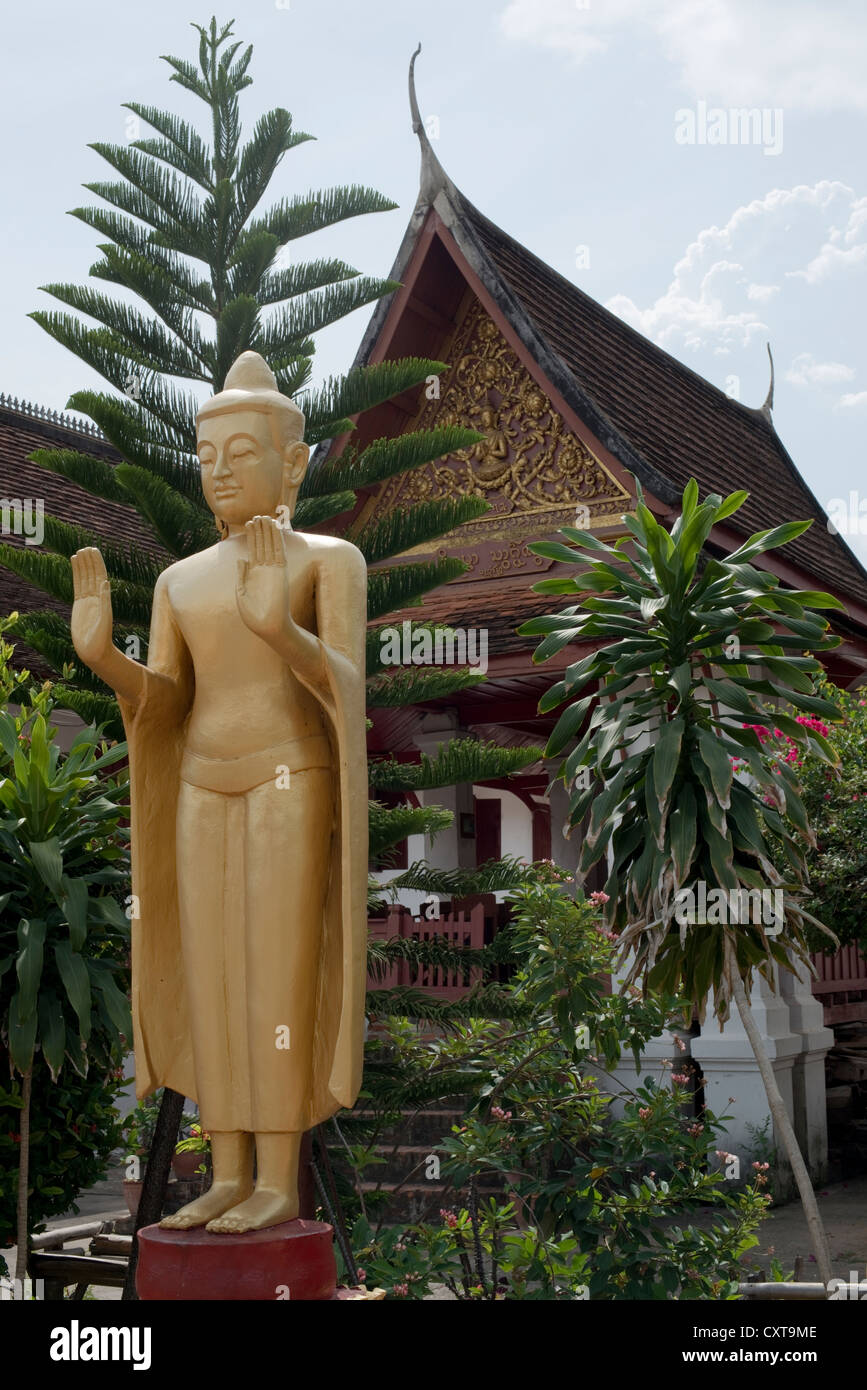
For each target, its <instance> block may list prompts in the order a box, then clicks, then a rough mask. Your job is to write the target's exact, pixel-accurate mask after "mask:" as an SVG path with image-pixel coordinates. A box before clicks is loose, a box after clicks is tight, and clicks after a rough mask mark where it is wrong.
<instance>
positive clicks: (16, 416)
mask: <svg viewBox="0 0 867 1390" xmlns="http://www.w3.org/2000/svg"><path fill="white" fill-rule="evenodd" d="M50 448H62V449H74V450H76V451H78V452H80V453H83V454H90V455H92V456H93V457H94V458H99V459H105V460H106V461H107V462H109V463H119V462H120V456H119V455H118V454H117V452H116V451H115V450H114V449H113V448H112V447H111V445H110V444H109V443H108V442H107V440H105V439H103V438H101V437H99V436H96V435H93V434H90V433H86V432H85V431H84V430H81V429H77V428H76V427H75V426H74V425H73V424H71V423H68V424H65V423H61V422H60V420H59V418H58V417H57V416H52V415H51V414H50V413H49V412H46V413H45V415H44V416H43V415H42V414H37V413H34V412H33V410H32V408H21V409H15V408H13V407H11V406H7V405H0V498H22V499H24V498H29V499H31V500H34V501H35V500H37V499H39V498H41V499H42V501H43V503H44V506H45V511H46V513H47V514H48V515H51V516H56V517H58V518H59V519H60V520H62V521H66V522H69V523H71V524H72V525H76V526H85V527H87V528H88V529H90V530H92V531H95V532H96V534H97V535H99V536H103V537H105V539H106V540H110V541H112V542H114V543H116V544H119V545H124V544H125V545H127V546H128V547H129V548H130V549H131V550H144V551H146V552H147V553H148V554H152V555H158V556H159V555H162V554H163V552H162V550H161V548H160V546H159V545H158V543H157V542H156V541H155V539H154V536H153V533H152V531H151V530H150V529H149V528H148V526H147V525H146V524H145V522H144V521H143V520H142V518H141V516H140V515H139V513H138V512H137V511H136V510H135V508H134V507H127V506H124V505H123V504H121V503H118V502H107V501H105V500H103V498H101V497H94V496H93V495H92V493H89V492H85V491H84V489H83V488H80V487H78V486H77V484H75V483H73V482H70V480H69V479H68V478H64V477H62V476H61V475H60V474H58V473H52V472H51V471H50V470H49V469H47V468H42V467H41V466H40V465H39V464H38V463H31V462H30V460H29V459H28V455H29V454H32V453H33V452H34V451H35V450H36V449H50ZM0 539H2V540H3V541H4V542H8V543H9V544H11V545H20V546H22V547H23V545H24V540H23V538H20V537H18V536H3V537H2V538H0ZM16 609H17V610H18V611H19V612H21V613H28V612H34V611H37V610H42V609H51V610H53V611H54V612H56V613H68V612H69V609H68V607H67V605H66V604H63V603H60V602H59V601H58V600H57V599H54V598H51V597H50V596H49V595H48V594H46V593H45V592H44V591H43V590H42V589H39V588H36V587H35V586H34V585H32V584H29V583H27V581H26V580H24V579H21V578H19V576H18V575H17V574H15V573H13V571H12V570H8V569H5V568H4V567H2V566H0V612H2V613H4V614H7V613H12V612H14V611H15V610H16ZM22 651H23V648H22ZM26 656H27V664H28V666H30V668H31V669H32V670H33V671H34V672H35V673H36V674H37V675H39V676H46V675H48V674H50V672H49V668H48V667H47V666H46V665H45V663H44V661H43V660H42V659H41V658H38V657H37V656H35V655H33V656H31V654H30V652H29V651H28V652H27V654H26Z"/></svg>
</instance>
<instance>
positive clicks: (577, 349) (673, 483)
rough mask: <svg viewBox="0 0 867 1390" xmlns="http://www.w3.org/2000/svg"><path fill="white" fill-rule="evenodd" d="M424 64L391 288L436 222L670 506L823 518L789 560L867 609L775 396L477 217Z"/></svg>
mask: <svg viewBox="0 0 867 1390" xmlns="http://www.w3.org/2000/svg"><path fill="white" fill-rule="evenodd" d="M416 56H417V54H414V55H413V59H412V62H411V64H410V107H411V110H412V115H413V128H414V130H415V132H416V134H417V135H418V138H419V141H420V144H421V152H422V161H421V178H420V192H419V196H418V201H417V203H416V206H415V209H414V211H413V214H412V217H411V219H410V224H409V227H408V228H407V232H406V235H405V237H404V240H403V243H402V245H401V247H400V251H399V252H398V256H397V260H396V262H395V265H394V267H393V269H392V272H391V276H392V278H393V279H400V278H401V276H402V274H403V273H404V272H405V270H406V268H407V266H408V264H409V262H410V259H411V257H412V256H413V253H414V250H415V248H416V244H417V242H418V240H419V237H420V234H421V231H422V229H423V227H425V225H426V224H427V223H428V221H429V219H430V218H431V216H435V217H436V218H437V219H438V221H439V224H440V225H441V227H442V229H443V231H444V233H445V234H446V235H450V236H451V238H453V240H454V242H455V244H456V245H457V247H458V249H459V251H460V253H461V255H462V256H463V258H464V259H465V260H466V262H467V264H468V266H469V268H470V269H471V271H472V272H473V273H474V274H475V276H477V277H478V280H479V281H480V282H481V284H482V285H483V286H484V288H485V290H486V291H487V292H488V294H489V295H490V297H491V299H492V300H493V301H494V303H495V304H496V306H497V308H498V310H499V311H500V313H501V314H502V316H503V318H504V319H505V320H506V322H507V323H508V324H509V325H510V327H511V328H512V330H513V331H514V333H515V334H516V335H517V337H518V338H519V339H520V340H521V341H522V342H523V344H524V345H525V347H526V348H527V349H528V350H529V351H530V353H531V354H532V356H533V359H534V361H535V362H536V363H537V364H538V366H539V368H540V369H541V370H542V372H543V373H544V375H545V377H546V378H547V379H548V381H549V382H550V383H551V384H552V385H553V386H554V387H555V388H556V390H557V391H558V392H559V393H560V395H561V396H562V397H563V398H564V400H565V401H566V402H567V404H568V405H569V406H570V407H571V408H572V409H573V410H574V411H575V414H576V415H577V416H578V417H579V418H580V419H581V420H582V421H583V422H584V424H585V425H586V426H587V428H588V429H589V430H590V431H591V432H592V434H593V435H594V436H595V437H596V439H598V440H599V442H600V443H601V444H602V445H603V446H604V447H605V448H606V449H607V450H608V451H609V452H610V453H611V455H612V456H613V457H614V458H615V459H616V460H618V461H619V462H620V463H621V464H622V465H623V466H624V467H625V468H626V469H628V470H629V472H631V473H634V474H635V475H636V476H637V477H638V478H639V480H640V481H641V483H642V485H643V486H644V487H645V488H646V489H648V491H650V492H651V493H653V494H654V495H655V497H656V498H658V499H659V501H660V502H662V503H663V504H666V505H667V506H670V507H677V505H678V503H679V499H680V496H681V493H682V491H683V488H684V486H685V485H686V483H687V482H688V481H689V479H690V478H691V477H694V478H695V479H696V481H697V482H698V484H699V488H700V490H701V492H702V493H707V492H722V493H724V494H725V493H727V492H731V491H735V490H736V489H740V488H743V489H745V490H746V491H747V492H749V494H750V495H749V498H748V500H747V502H746V503H745V504H744V506H743V507H742V508H741V510H740V511H739V512H738V513H737V514H736V515H735V516H734V517H733V518H731V519H730V520H729V522H727V527H728V528H730V529H731V530H732V531H736V532H740V533H741V534H749V533H751V532H753V531H759V530H765V529H767V528H769V527H772V526H776V525H779V524H780V523H781V522H784V521H789V520H806V519H810V520H812V521H813V523H814V524H813V525H812V526H811V527H810V530H809V531H808V532H806V533H805V534H804V535H803V536H801V537H798V538H797V539H796V540H794V541H792V542H791V543H790V544H789V545H788V546H787V547H786V550H785V558H786V560H787V561H788V562H789V563H790V564H791V565H793V566H796V567H797V568H798V569H799V570H802V571H804V573H805V574H806V575H807V576H812V577H813V579H814V581H817V582H821V584H822V585H824V586H825V587H827V588H830V589H832V590H833V591H834V592H836V593H837V594H838V595H839V596H840V597H841V598H843V599H844V601H846V600H849V601H854V602H856V603H858V604H860V605H862V606H864V607H865V609H867V571H865V569H864V568H863V566H862V565H861V564H860V563H859V561H858V560H857V559H856V557H855V555H854V554H853V553H852V551H851V550H850V549H849V547H848V546H847V545H846V544H845V542H844V541H843V540H842V538H841V537H840V536H838V535H836V534H833V533H832V532H830V531H829V530H828V527H827V516H826V513H825V511H824V510H823V508H822V507H821V505H820V504H819V502H818V501H817V499H816V498H815V497H814V496H813V494H812V492H811V491H810V489H809V487H808V486H807V484H806V482H805V481H804V479H803V478H802V477H801V475H800V473H799V472H798V469H797V467H796V466H795V464H794V462H793V460H792V459H791V457H790V455H789V454H788V452H787V450H786V449H785V447H784V445H783V443H782V441H781V440H780V438H779V436H778V435H777V432H776V430H775V428H774V425H773V420H772V414H771V406H772V401H773V391H772V390H771V391H770V392H769V393H768V399H767V400H766V401H765V403H764V405H763V406H761V407H760V408H757V409H754V408H751V407H749V406H745V405H742V404H741V403H740V402H738V401H735V400H733V399H731V398H730V397H729V396H727V395H726V394H725V393H724V392H723V391H721V390H719V388H718V387H716V386H713V385H712V384H711V383H710V382H708V381H706V380H705V379H704V378H703V377H701V376H699V375H698V374H697V373H696V372H693V371H691V370H690V368H688V367H686V366H684V364H683V363H682V362H679V361H678V360H677V359H676V358H675V357H672V356H671V355H670V354H669V353H667V352H665V351H664V350H663V349H662V348H660V347H658V346H657V345H656V344H655V343H653V342H651V341H650V340H649V339H648V338H646V337H645V336H644V335H643V334H641V333H639V332H637V331H636V330H635V329H634V328H632V327H630V325H629V324H627V323H625V322H624V321H623V320H622V319H620V318H618V316H617V315H616V314H613V313H612V312H611V311H610V310H608V309H605V308H604V307H603V306H602V305H601V304H598V303H597V302H596V301H595V300H594V299H592V298H591V297H590V296H589V295H588V294H585V293H584V292H583V291H582V290H581V289H579V288H578V286H577V285H575V284H573V283H572V281H570V280H567V279H566V278H565V277H564V276H562V275H560V274H558V272H557V271H555V270H553V269H552V268H551V267H550V266H548V265H546V264H545V262H544V261H542V260H540V259H539V257H537V256H535V255H533V253H532V252H531V251H528V250H527V248H526V247H525V246H522V245H521V244H520V242H517V241H515V240H514V238H513V237H511V236H509V235H508V233H506V232H504V231H503V230H502V228H500V227H498V226H496V225H495V223H493V222H492V221H491V220H490V219H489V218H487V217H485V216H484V214H483V213H481V212H480V211H479V210H478V209H477V208H476V207H474V206H473V204H472V203H471V202H470V201H469V199H468V198H466V197H465V196H464V194H463V193H461V192H460V190H459V189H458V188H457V187H456V186H455V184H454V183H453V182H452V180H451V179H450V178H449V176H448V175H447V174H446V172H445V170H444V169H443V167H442V165H441V164H440V162H439V160H438V159H437V157H436V155H435V153H434V151H433V148H432V146H431V144H430V141H429V139H428V137H427V134H426V132H425V129H424V125H423V123H422V121H421V117H420V115H419V108H418V102H417V99H416V95H415V87H414V64H415V58H416ZM395 293H399V291H396V292H395ZM393 302H394V296H390V297H389V298H388V299H386V300H382V301H380V303H379V304H378V305H377V308H376V310H375V312H374V314H373V316H372V319H371V321H370V324H369V326H368V330H367V332H366V334H365V336H364V339H363V341H362V344H361V347H360V349H359V352H358V355H357V357H356V364H357V365H361V364H363V363H364V362H366V361H367V360H368V359H369V357H370V354H371V352H372V351H373V349H374V347H375V345H376V342H377V339H378V337H379V334H380V332H381V330H382V327H383V325H384V323H385V321H386V318H387V317H388V314H389V311H390V308H391V305H392V303H393ZM862 626H863V624H862Z"/></svg>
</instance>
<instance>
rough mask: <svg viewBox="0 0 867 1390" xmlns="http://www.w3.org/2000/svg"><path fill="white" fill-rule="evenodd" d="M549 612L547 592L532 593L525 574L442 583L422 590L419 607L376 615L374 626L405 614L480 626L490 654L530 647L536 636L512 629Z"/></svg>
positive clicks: (397, 622) (393, 622)
mask: <svg viewBox="0 0 867 1390" xmlns="http://www.w3.org/2000/svg"><path fill="white" fill-rule="evenodd" d="M550 612H551V596H550V594H534V593H533V591H532V589H531V587H530V585H529V584H528V582H527V579H526V578H524V579H522V580H514V581H512V582H511V583H510V582H506V581H500V582H499V583H497V584H485V585H482V586H480V587H479V588H478V589H476V588H472V589H471V588H470V586H469V585H467V584H443V585H442V586H441V587H440V588H439V589H434V590H433V591H432V592H431V593H429V594H426V595H425V597H424V599H423V601H422V604H421V606H420V607H416V608H406V609H404V610H403V611H401V612H399V613H389V614H388V616H387V617H385V618H380V619H377V626H380V625H381V626H384V627H389V626H400V624H401V622H402V621H403V620H404V619H405V618H408V619H409V620H410V621H413V622H426V623H428V622H430V623H443V624H445V625H447V626H448V627H454V628H459V627H460V628H464V629H467V628H477V629H481V628H484V629H485V630H486V631H487V634H488V655H489V657H493V656H503V655H505V654H506V653H509V652H526V651H528V650H529V651H532V650H533V649H534V647H535V646H536V645H537V643H538V641H539V639H538V637H519V636H518V633H517V630H516V629H517V628H518V626H519V625H520V624H521V623H524V622H526V621H527V620H528V619H529V618H535V617H538V616H539V615H540V614H542V613H550Z"/></svg>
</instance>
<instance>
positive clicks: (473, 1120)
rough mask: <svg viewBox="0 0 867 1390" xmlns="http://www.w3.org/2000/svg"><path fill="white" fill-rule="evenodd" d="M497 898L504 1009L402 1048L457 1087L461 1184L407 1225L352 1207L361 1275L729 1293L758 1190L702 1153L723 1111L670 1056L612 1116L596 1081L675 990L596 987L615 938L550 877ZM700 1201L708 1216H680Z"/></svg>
mask: <svg viewBox="0 0 867 1390" xmlns="http://www.w3.org/2000/svg"><path fill="white" fill-rule="evenodd" d="M513 904H514V909H515V917H514V921H513V924H512V925H511V927H510V928H509V932H510V938H511V940H510V945H511V948H512V952H513V956H514V958H515V959H516V962H517V972H516V974H515V977H514V979H513V981H512V982H511V983H510V985H509V986H508V990H507V993H508V995H509V996H510V997H511V999H512V1000H513V1002H514V1003H516V1004H520V1005H521V1009H520V1011H519V1013H518V1019H519V1021H518V1022H515V1021H514V1020H513V1021H511V1022H496V1021H492V1020H477V1021H474V1022H473V1023H471V1024H470V1025H468V1026H466V1027H465V1028H463V1029H462V1030H461V1032H460V1034H459V1036H457V1037H450V1038H449V1039H448V1040H443V1039H439V1040H434V1041H431V1042H424V1041H421V1040H419V1038H418V1036H417V1035H416V1037H415V1038H414V1039H410V1038H405V1039H404V1042H403V1046H404V1047H405V1048H406V1049H407V1050H409V1049H413V1050H414V1051H415V1054H416V1059H417V1063H418V1065H419V1066H424V1065H425V1063H426V1064H427V1065H428V1066H429V1067H430V1068H432V1069H435V1068H436V1067H438V1066H442V1064H443V1059H444V1057H447V1059H448V1065H449V1066H450V1067H452V1068H455V1069H460V1072H461V1074H462V1076H463V1083H464V1086H465V1087H466V1089H467V1091H469V1093H470V1094H469V1100H468V1103H467V1105H466V1109H465V1113H464V1115H463V1118H462V1122H461V1123H460V1124H458V1125H456V1126H454V1127H453V1129H452V1130H451V1132H450V1133H449V1134H448V1135H445V1136H443V1138H442V1140H441V1142H440V1143H439V1144H438V1145H436V1149H437V1151H438V1153H439V1154H440V1155H443V1156H444V1157H443V1161H442V1172H443V1174H444V1175H445V1176H448V1177H449V1178H450V1179H451V1180H452V1182H453V1184H454V1186H455V1189H456V1193H457V1194H461V1196H460V1197H456V1199H455V1200H454V1201H452V1202H451V1203H450V1205H449V1206H446V1207H443V1209H442V1210H441V1211H440V1213H439V1220H435V1221H428V1222H422V1223H419V1224H417V1225H415V1226H411V1227H409V1228H408V1229H405V1230H400V1229H396V1228H390V1229H385V1230H382V1229H381V1230H376V1229H375V1228H374V1227H373V1226H372V1225H371V1223H370V1221H369V1220H368V1219H367V1217H366V1216H365V1217H361V1218H359V1220H358V1221H357V1222H356V1225H355V1228H354V1233H353V1235H354V1248H355V1251H356V1255H357V1257H358V1259H359V1261H360V1263H361V1265H362V1266H363V1268H364V1270H365V1275H366V1279H367V1282H368V1284H377V1285H380V1286H383V1287H385V1288H386V1289H387V1290H388V1291H389V1296H390V1297H394V1298H404V1299H418V1298H423V1297H424V1296H425V1295H426V1294H428V1293H429V1292H430V1290H431V1287H432V1285H434V1284H440V1285H443V1284H444V1285H445V1286H446V1287H447V1288H449V1289H450V1290H451V1291H452V1292H453V1293H454V1294H455V1295H456V1296H457V1297H458V1298H460V1299H469V1300H473V1299H485V1300H493V1299H504V1298H505V1299H516V1298H520V1299H547V1300H551V1299H555V1300H556V1299H576V1298H587V1297H589V1298H594V1299H599V1298H601V1299H667V1298H728V1297H732V1296H733V1291H734V1287H735V1284H736V1281H737V1278H738V1273H739V1269H738V1261H739V1259H740V1257H741V1256H742V1255H743V1254H744V1252H745V1251H746V1250H748V1249H749V1248H750V1247H751V1246H752V1245H754V1244H756V1243H757V1242H756V1237H755V1236H754V1235H753V1230H754V1228H755V1227H756V1226H757V1225H758V1223H759V1221H760V1219H761V1217H762V1215H763V1212H764V1209H765V1207H766V1205H767V1201H768V1199H767V1197H766V1196H765V1195H764V1193H763V1192H762V1190H761V1187H762V1184H761V1183H760V1182H758V1180H757V1177H758V1175H757V1176H756V1178H754V1180H753V1181H752V1182H751V1183H750V1184H749V1185H748V1186H747V1187H746V1189H743V1190H741V1191H739V1192H736V1191H733V1190H730V1189H729V1186H728V1185H727V1184H726V1182H725V1180H724V1178H723V1175H722V1174H721V1172H720V1171H719V1169H718V1167H717V1165H716V1164H715V1163H714V1164H711V1162H710V1159H711V1155H712V1153H713V1151H714V1149H715V1148H717V1147H718V1135H719V1133H720V1131H721V1129H722V1128H723V1122H722V1120H720V1119H718V1118H716V1117H715V1116H713V1115H711V1114H710V1112H709V1111H707V1110H706V1109H705V1108H704V1107H703V1106H700V1102H697V1101H695V1099H694V1097H693V1093H692V1091H691V1090H690V1089H689V1088H690V1087H691V1083H692V1078H691V1076H690V1075H689V1073H688V1072H687V1071H686V1070H685V1068H681V1069H679V1070H678V1071H677V1072H676V1073H675V1074H674V1075H672V1076H671V1078H670V1079H671V1083H672V1084H671V1085H670V1086H669V1085H668V1084H662V1080H663V1079H662V1078H659V1079H658V1080H653V1079H648V1078H641V1079H639V1077H638V1076H636V1084H635V1086H634V1088H633V1089H632V1090H631V1091H629V1090H627V1093H626V1101H625V1105H624V1106H623V1109H622V1113H621V1114H619V1115H617V1116H616V1117H615V1116H614V1115H613V1113H612V1110H611V1097H610V1095H607V1094H605V1093H604V1092H603V1090H602V1089H601V1087H600V1077H601V1076H602V1075H603V1074H604V1073H605V1071H606V1068H607V1067H608V1068H610V1067H612V1066H613V1065H615V1064H617V1063H619V1061H620V1055H621V1048H626V1049H627V1050H632V1051H633V1052H634V1053H635V1054H636V1056H637V1055H638V1054H639V1053H640V1050H641V1048H642V1047H643V1045H644V1044H645V1043H646V1042H647V1041H648V1040H649V1039H650V1038H652V1037H656V1036H658V1035H659V1034H660V1033H661V1032H662V1031H663V1029H664V1027H665V1025H666V1021H667V1020H669V1019H670V1018H671V1016H672V1014H673V1012H674V1009H675V1005H676V1001H675V1000H672V999H666V998H655V999H647V1000H642V999H641V998H640V997H639V996H638V993H637V991H631V992H627V993H626V994H610V993H608V992H607V974H608V972H609V970H610V968H611V964H612V961H613V958H614V955H615V953H616V944H615V941H613V940H611V939H610V938H611V935H612V934H611V933H610V932H608V931H603V930H601V929H600V925H601V924H600V922H599V919H598V915H597V914H598V906H599V905H598V904H596V903H591V902H586V901H577V902H576V901H575V900H573V899H572V898H570V897H568V896H567V895H566V894H565V892H564V891H563V888H562V883H561V881H560V879H559V876H558V875H557V876H555V875H554V874H553V873H550V872H549V873H547V874H544V875H543V876H542V878H541V880H540V881H539V882H538V883H536V884H533V885H528V886H526V887H524V888H522V889H521V890H520V891H519V892H517V893H516V894H515V895H514V896H513ZM697 1104H698V1105H699V1108H698V1109H696V1105H697ZM494 1184H496V1185H497V1186H498V1188H499V1193H498V1195H496V1196H493V1195H491V1192H490V1188H491V1186H492V1185H494ZM486 1187H487V1189H488V1190H487V1191H485V1190H484V1189H485V1188H486ZM708 1208H710V1209H711V1214H712V1216H711V1220H710V1221H709V1222H707V1221H703V1222H702V1224H701V1225H700V1226H699V1225H692V1224H685V1223H688V1222H689V1218H690V1216H691V1215H693V1214H695V1213H696V1212H697V1211H698V1210H699V1209H704V1210H706V1209H708Z"/></svg>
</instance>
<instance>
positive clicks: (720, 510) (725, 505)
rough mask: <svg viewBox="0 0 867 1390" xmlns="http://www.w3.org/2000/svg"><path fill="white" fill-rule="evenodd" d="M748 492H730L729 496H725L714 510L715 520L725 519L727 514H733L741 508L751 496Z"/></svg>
mask: <svg viewBox="0 0 867 1390" xmlns="http://www.w3.org/2000/svg"><path fill="white" fill-rule="evenodd" d="M749 495H750V494H749V493H748V492H744V491H739V492H730V493H729V495H728V497H724V498H723V500H722V502H720V504H719V506H718V507H717V509H716V511H715V512H714V517H713V519H714V521H724V520H725V518H726V517H727V516H732V514H733V513H734V512H737V511H739V510H740V508H741V507H742V506H743V504H744V503H745V502H746V500H747V498H748V497H749Z"/></svg>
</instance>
